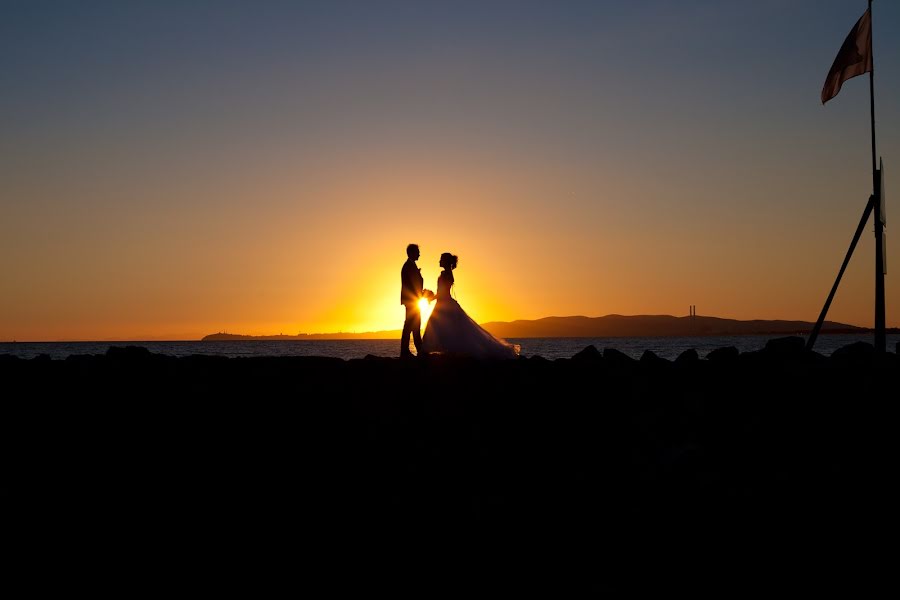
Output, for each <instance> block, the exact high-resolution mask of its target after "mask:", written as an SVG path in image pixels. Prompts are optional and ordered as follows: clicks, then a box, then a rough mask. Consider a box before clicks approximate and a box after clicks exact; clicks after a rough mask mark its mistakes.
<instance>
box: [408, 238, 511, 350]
mask: <svg viewBox="0 0 900 600" xmlns="http://www.w3.org/2000/svg"><path fill="white" fill-rule="evenodd" d="M406 256H407V260H406V263H405V264H404V265H403V269H401V271H400V285H401V287H400V304H402V305H403V306H405V307H406V320H405V321H404V322H403V334H402V335H401V338H400V358H409V357H412V356H413V354H412V352H410V350H409V336H410V334H412V338H413V344H414V345H415V347H416V352H417V353H418V354H419V356H423V355H425V354H430V353H440V354H459V355H465V356H473V357H475V358H515V357H516V356H518V354H519V348H518V346H515V345H512V344H508V343H507V342H506V341H504V340H501V339H498V338H495V337H494V336H492V335H491V334H490V333H488V332H487V331H486V330H485V329H483V328H482V327H481V326H480V325H479V324H478V323H476V322H475V321H473V320H472V318H471V317H469V315H467V314H466V312H465V311H464V310H463V309H462V307H461V306H460V305H459V303H458V302H457V301H456V300H455V299H454V298H453V297H452V296H451V295H450V290H451V288H452V287H453V282H454V279H453V270H454V269H455V268H456V265H457V262H458V260H459V258H458V257H457V256H454V255H453V254H450V253H449V252H444V253H443V254H441V260H440V263H439V264H440V266H441V268H442V269H443V271H441V274H440V276H439V277H438V281H437V293H434V292H431V291H430V290H427V289H425V281H424V279H422V273H421V271H420V269H419V267H418V266H416V261H417V260H419V256H420V254H419V246H418V245H416V244H410V245H409V246H407V247H406ZM423 298H424V299H425V300H427V301H428V302H429V303H430V302H432V301H435V305H434V310H432V311H431V316H430V317H429V318H428V323H427V325H426V326H425V334H424V335H422V334H421V330H422V314H421V312H420V310H419V302H420V300H422V299H423Z"/></svg>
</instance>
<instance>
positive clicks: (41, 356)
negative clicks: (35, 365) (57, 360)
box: [31, 354, 50, 362]
mask: <svg viewBox="0 0 900 600" xmlns="http://www.w3.org/2000/svg"><path fill="white" fill-rule="evenodd" d="M31 360H33V361H36V362H49V361H50V355H49V354H38V355H37V356H35V357H34V358H32V359H31Z"/></svg>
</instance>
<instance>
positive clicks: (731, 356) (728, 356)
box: [706, 346, 741, 362]
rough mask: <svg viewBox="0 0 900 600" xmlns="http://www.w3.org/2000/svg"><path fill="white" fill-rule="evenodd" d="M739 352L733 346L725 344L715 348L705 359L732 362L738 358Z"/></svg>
mask: <svg viewBox="0 0 900 600" xmlns="http://www.w3.org/2000/svg"><path fill="white" fill-rule="evenodd" d="M740 354H741V353H740V352H738V349H737V348H735V347H734V346H727V347H725V348H716V349H715V350H713V351H712V352H710V353H709V354H707V355H706V360H709V361H712V362H733V361H736V360H737V359H738V357H739V356H740Z"/></svg>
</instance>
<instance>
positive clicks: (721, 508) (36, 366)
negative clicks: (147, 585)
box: [0, 337, 900, 595]
mask: <svg viewBox="0 0 900 600" xmlns="http://www.w3.org/2000/svg"><path fill="white" fill-rule="evenodd" d="M0 381H2V382H3V392H4V393H3V401H2V403H0V410H2V414H0V422H3V423H4V425H5V426H6V427H5V430H4V431H5V432H6V434H5V438H4V441H5V447H6V448H7V451H6V454H5V465H6V467H5V470H4V477H3V478H2V479H0V484H2V486H3V489H2V495H3V498H4V500H7V501H9V502H5V503H4V504H5V505H6V506H13V507H18V506H27V507H28V512H27V513H24V512H19V510H18V509H13V508H9V509H7V512H8V513H9V515H10V519H15V518H17V515H21V514H34V515H38V516H39V519H37V520H35V521H26V522H27V524H28V527H29V529H30V530H32V531H33V530H34V529H35V528H37V527H49V528H50V529H52V533H53V535H55V536H60V535H62V534H61V533H60V532H62V531H65V532H66V535H67V536H68V537H69V538H70V539H72V540H73V543H78V544H79V547H81V546H80V544H82V543H85V544H86V543H87V541H82V540H99V539H119V538H127V539H128V540H133V541H134V542H133V544H136V545H139V546H140V547H141V548H143V549H145V551H146V552H147V553H148V554H150V555H153V556H155V555H156V554H157V553H162V554H163V555H164V556H169V555H170V554H171V553H172V552H177V553H178V554H179V555H180V556H182V555H184V553H188V555H189V556H190V557H191V562H190V564H189V568H190V569H192V570H193V569H196V568H197V565H196V562H197V561H204V562H206V563H207V564H208V563H214V564H216V565H218V564H220V561H225V564H234V563H233V561H232V562H231V563H229V562H228V561H231V560H232V559H233V557H234V556H235V554H234V553H235V552H238V551H240V553H239V554H238V555H237V556H240V563H239V564H235V566H234V568H238V567H240V569H242V570H243V569H252V568H263V569H264V570H266V572H268V570H270V569H273V568H275V567H274V566H273V565H282V566H283V568H286V569H287V568H289V569H290V572H291V573H295V572H296V570H297V569H298V568H299V567H298V566H297V561H298V560H300V561H301V562H302V566H303V568H304V571H303V577H302V585H303V586H309V585H313V583H312V582H313V581H315V582H316V583H327V585H328V586H329V587H328V589H329V590H330V591H337V590H342V591H343V590H349V589H355V590H357V591H364V590H371V589H378V588H382V587H390V589H391V590H394V591H398V590H408V591H413V590H419V591H421V590H425V589H432V587H431V586H435V585H439V587H440V589H441V590H444V591H446V590H453V591H458V592H460V593H463V592H466V591H471V590H479V591H485V590H503V591H507V592H509V591H515V592H534V591H535V590H537V591H540V592H545V593H546V592H554V593H559V592H563V593H566V592H573V593H578V592H581V591H597V590H609V589H619V590H627V591H628V592H634V591H638V590H644V589H656V590H657V591H667V590H671V589H672V588H673V586H674V587H679V588H684V587H685V586H688V587H690V589H692V590H697V589H698V588H705V589H715V590H717V591H719V590H722V589H735V588H734V586H737V587H738V588H740V589H742V590H744V589H748V588H747V586H754V585H755V586H760V587H761V588H765V589H774V588H773V587H772V586H774V585H775V584H776V583H777V585H778V586H779V587H778V589H782V590H784V589H797V590H803V591H810V590H813V589H814V590H819V591H821V590H825V589H826V588H828V589H833V587H834V586H835V577H832V576H831V575H829V576H827V577H825V576H812V577H811V576H810V575H809V574H808V571H806V570H804V569H803V568H801V567H800V566H799V562H798V561H809V562H813V563H815V564H816V566H817V569H821V568H823V566H822V565H823V564H826V563H820V562H818V561H819V560H820V559H824V560H839V561H840V566H841V571H840V572H842V573H843V572H846V568H847V567H846V563H845V561H846V552H850V553H852V554H854V555H857V556H861V555H863V554H864V553H865V552H866V551H867V549H869V548H874V549H877V548H880V547H881V546H879V545H875V546H869V545H867V544H864V543H858V542H860V540H858V539H856V538H855V537H854V536H856V535H857V534H858V533H859V532H863V533H864V532H869V533H872V534H873V535H877V534H880V533H881V532H883V531H884V527H885V523H886V521H885V518H887V517H886V515H889V514H892V512H891V513H888V508H890V510H891V511H893V510H894V506H893V504H894V502H893V498H894V496H893V494H891V493H888V491H889V490H890V489H892V488H893V479H894V477H893V473H894V466H893V464H892V461H891V459H892V458H893V456H894V442H893V440H894V439H895V432H894V431H893V428H894V424H895V420H894V419H893V418H891V416H892V414H893V410H892V408H893V404H892V402H891V401H890V398H891V397H892V396H891V394H894V393H895V392H896V390H897V389H898V385H900V361H898V357H897V355H896V354H894V353H889V354H887V355H882V356H878V355H876V353H875V351H874V349H873V348H872V346H871V345H870V344H867V343H856V344H852V345H849V346H846V347H844V348H841V349H839V350H837V351H835V352H834V353H833V354H831V355H830V356H828V357H825V356H822V355H820V354H817V353H814V352H807V351H805V350H804V343H803V339H802V338H799V337H787V338H779V339H774V340H771V341H770V342H769V343H768V344H767V345H766V346H765V348H764V349H763V350H760V351H757V352H745V353H740V352H738V351H737V350H736V349H735V348H722V349H720V350H717V351H715V352H712V353H710V354H709V355H708V357H707V358H700V357H699V356H698V354H697V352H696V351H686V352H684V353H683V354H682V355H681V356H679V357H678V358H677V359H676V360H674V361H669V360H666V359H663V358H660V357H658V356H656V355H654V354H653V353H652V352H646V353H645V354H644V355H643V356H642V357H641V359H640V360H634V359H632V358H630V357H628V356H627V355H625V354H623V353H622V352H618V351H616V350H615V349H613V348H608V349H603V350H602V351H601V350H600V349H598V348H595V347H593V346H589V347H587V348H585V349H584V350H583V351H582V352H579V353H578V354H576V355H575V356H573V357H572V358H570V359H558V360H554V361H549V360H546V359H543V358H541V357H539V356H535V357H530V358H519V359H516V360H508V361H502V362H493V363H491V362H478V361H474V360H468V359H464V358H452V357H439V356H434V357H427V358H423V359H421V360H419V359H415V360H405V361H404V360H400V359H391V358H378V357H372V356H370V357H366V358H365V359H357V360H349V361H345V360H341V359H335V358H323V357H262V358H260V357H245V358H224V357H216V356H198V355H195V356H188V357H183V358H175V357H170V356H164V355H159V354H153V353H151V352H149V351H148V350H147V349H145V348H141V347H124V348H123V347H113V348H110V349H109V351H108V352H107V353H106V354H105V355H84V356H70V357H69V358H68V359H66V360H51V359H49V357H47V356H46V355H44V356H41V357H38V358H35V359H32V360H23V359H19V358H17V357H14V356H12V355H0ZM889 411H890V414H889ZM48 524H50V525H48ZM72 528H77V532H76V533H75V534H73V533H72V531H71V530H72ZM484 537H490V538H491V539H492V541H491V542H490V543H486V542H483V541H482V540H483V538H484ZM44 539H45V538H40V540H44ZM46 539H52V538H46ZM786 539H789V540H790V543H787V542H784V540H786ZM185 540H190V543H188V544H187V546H185V547H184V548H182V546H181V544H182V542H183V541H185ZM42 543H45V542H43V541H42ZM46 543H49V542H46ZM185 543H186V542H185ZM389 544H398V545H400V546H405V547H406V549H407V552H418V551H420V550H421V549H423V548H425V547H428V548H433V547H435V546H440V547H442V548H445V549H447V550H448V551H449V550H450V549H452V551H453V553H454V555H455V558H456V559H457V562H454V563H452V565H453V566H452V568H451V570H452V574H451V575H447V577H446V579H439V580H435V579H434V578H433V577H434V575H433V573H432V572H431V571H428V570H420V569H422V568H423V567H422V565H420V564H418V563H415V564H410V563H408V562H403V564H401V565H395V566H394V567H393V568H391V569H384V568H381V569H372V570H369V571H367V572H366V575H365V576H362V575H360V574H359V573H358V572H357V571H356V570H355V569H357V568H359V567H358V565H360V564H369V563H370V562H371V561H375V560H376V559H377V558H378V557H385V558H389V559H390V560H391V561H396V560H397V558H396V555H395V554H394V553H393V552H392V551H390V550H388V548H389ZM127 547H128V548H131V547H132V545H129V546H127ZM698 547H699V548H700V549H701V552H702V553H698V551H697V550H696V548H698ZM113 548H114V549H116V548H119V546H117V545H114V546H113ZM197 548H202V550H203V552H202V555H200V554H198V552H197ZM690 548H695V549H694V550H690ZM835 549H843V550H845V551H846V552H842V553H840V554H838V555H835V554H834V552H835ZM348 552H352V553H354V554H355V555H356V558H357V561H355V562H353V563H352V564H353V565H354V567H353V568H354V571H353V573H348V572H347V571H346V568H347V565H348V564H351V563H348V562H345V560H349V559H345V558H344V557H345V556H346V554H347V553H348ZM514 552H519V553H521V554H524V555H526V556H525V557H524V558H525V559H527V560H530V561H532V562H536V563H537V564H536V565H535V567H534V568H528V569H525V571H524V572H523V569H522V565H523V564H531V563H517V564H516V567H515V569H513V570H506V567H505V566H504V565H505V564H506V562H505V560H506V559H507V558H509V557H513V556H516V555H515V554H513V553H514ZM460 553H462V554H460ZM741 553H749V554H752V556H753V560H752V561H750V562H748V563H746V564H748V565H752V566H753V573H752V577H750V578H749V579H747V580H744V579H740V580H738V581H735V580H733V579H731V578H729V572H728V571H724V572H720V571H719V570H718V569H716V568H711V565H712V564H714V563H711V562H709V561H711V560H712V559H713V557H716V556H718V557H721V558H722V559H723V560H725V561H726V562H728V564H729V565H731V566H732V567H734V564H735V562H737V561H740V560H742V559H740V558H739V557H740V556H741ZM551 555H552V557H554V558H558V559H559V560H562V561H564V562H565V564H566V568H567V571H566V573H565V576H564V577H559V576H557V574H556V573H555V572H554V571H553V570H546V569H543V568H538V567H539V566H541V565H543V566H546V564H547V563H546V561H547V560H548V559H547V558H546V557H548V556H551ZM298 556H299V557H300V558H299V559H298V558H297V557H298ZM598 556H600V557H602V558H598ZM335 557H341V558H340V559H337V558H335ZM462 557H464V558H465V561H464V562H465V563H466V566H465V567H459V566H457V565H458V563H459V562H460V561H461V560H462ZM127 558H128V560H133V555H132V554H131V553H130V551H129V553H128V556H127ZM420 558H421V559H422V561H423V562H424V563H426V565H425V566H426V567H427V566H428V565H430V566H431V567H434V564H433V563H434V562H435V560H438V559H436V558H435V555H434V554H433V553H432V552H425V553H424V556H421V557H420ZM520 558H521V557H520ZM883 558H884V560H889V556H888V555H885V556H884V557H883ZM679 560H680V561H682V562H681V564H680V566H679V567H678V568H676V569H670V571H662V570H661V569H664V568H667V567H671V566H672V565H673V563H674V562H675V561H679ZM780 560H784V561H785V562H784V565H785V570H784V571H781V570H778V569H774V568H773V567H771V566H769V565H772V564H773V563H776V562H779V561H780ZM635 561H636V562H637V563H638V566H639V568H640V573H641V575H640V576H638V577H630V576H626V574H624V573H621V574H618V573H617V572H618V570H619V569H620V568H621V567H622V566H623V565H631V566H632V567H633V566H634V562H635ZM759 561H764V562H765V564H766V565H767V566H766V567H765V568H761V567H759V566H758V565H760V562H759ZM335 563H336V564H335ZM685 563H687V564H685ZM741 564H744V563H741ZM598 565H599V566H598ZM335 567H337V571H338V572H337V573H336V574H334V573H333V572H332V571H328V570H327V569H329V568H335ZM444 567H446V564H445V563H444V562H441V569H443V568H444ZM601 567H602V568H603V569H604V573H606V574H605V575H604V576H603V577H601V578H598V577H597V575H596V573H597V569H598V568H601ZM661 573H665V575H662V574H661ZM782 576H788V577H790V578H791V579H788V580H785V579H782V578H781V577H782ZM263 579H265V578H263ZM227 581H229V582H230V581H231V575H227ZM256 581H257V579H256V578H254V582H256ZM436 581H437V583H435V582H436ZM870 581H872V580H871V579H868V578H854V579H853V584H854V586H864V585H867V582H870ZM262 583H264V582H263V581H262V580H259V584H262ZM254 585H257V583H254ZM298 585H300V584H298ZM721 586H726V587H721ZM727 586H732V587H730V588H729V587H727ZM854 589H857V587H854ZM566 595H568V594H566Z"/></svg>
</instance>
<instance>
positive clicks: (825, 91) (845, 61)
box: [822, 10, 872, 104]
mask: <svg viewBox="0 0 900 600" xmlns="http://www.w3.org/2000/svg"><path fill="white" fill-rule="evenodd" d="M871 71H872V12H871V11H870V10H866V12H864V13H863V16H861V17H860V18H859V21H857V22H856V25H854V26H853V29H851V30H850V33H849V34H847V39H846V40H844V45H843V46H841V49H840V51H838V55H837V58H835V59H834V64H833V65H831V70H830V71H828V77H826V78H825V86H824V87H823V88H822V104H825V103H826V102H828V101H829V100H831V99H832V98H834V97H835V96H837V95H838V92H839V91H841V84H843V83H844V82H845V81H847V80H848V79H850V78H851V77H856V76H857V75H862V74H863V73H869V72H871Z"/></svg>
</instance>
